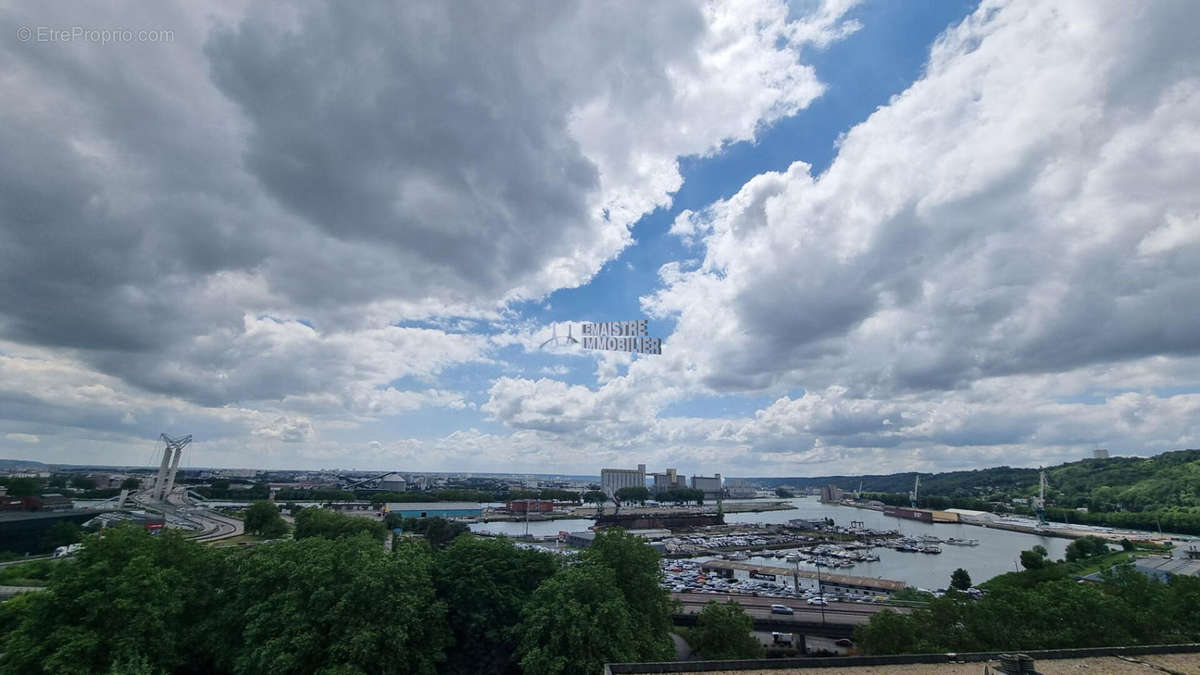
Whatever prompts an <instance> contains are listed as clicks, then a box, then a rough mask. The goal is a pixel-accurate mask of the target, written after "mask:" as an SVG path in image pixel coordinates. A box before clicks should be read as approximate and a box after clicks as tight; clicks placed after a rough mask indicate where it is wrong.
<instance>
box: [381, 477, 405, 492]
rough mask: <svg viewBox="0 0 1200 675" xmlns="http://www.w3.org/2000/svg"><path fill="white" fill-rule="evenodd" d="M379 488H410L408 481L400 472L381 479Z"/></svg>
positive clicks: (387, 489) (386, 489) (389, 490)
mask: <svg viewBox="0 0 1200 675" xmlns="http://www.w3.org/2000/svg"><path fill="white" fill-rule="evenodd" d="M379 489H380V490H383V491H385V492H404V491H405V490H407V489H408V481H406V480H404V477H403V476H401V475H400V474H398V473H390V474H388V475H386V476H384V477H383V478H381V479H379Z"/></svg>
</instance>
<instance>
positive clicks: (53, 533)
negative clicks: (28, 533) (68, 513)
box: [42, 520, 83, 550]
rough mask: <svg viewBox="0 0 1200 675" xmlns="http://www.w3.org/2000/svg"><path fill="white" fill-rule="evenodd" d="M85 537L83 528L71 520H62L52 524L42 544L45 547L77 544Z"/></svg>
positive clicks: (51, 547)
mask: <svg viewBox="0 0 1200 675" xmlns="http://www.w3.org/2000/svg"><path fill="white" fill-rule="evenodd" d="M82 539H83V530H81V529H79V526H78V525H76V524H75V523H72V522H71V521H69V520H60V521H58V522H56V523H54V524H53V525H51V526H50V529H49V530H47V531H46V534H45V535H44V536H43V537H42V545H43V547H44V548H45V549H47V550H49V549H53V548H58V547H59V546H66V545H68V544H76V543H78V542H80V541H81V540H82Z"/></svg>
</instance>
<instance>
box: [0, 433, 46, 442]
mask: <svg viewBox="0 0 1200 675" xmlns="http://www.w3.org/2000/svg"><path fill="white" fill-rule="evenodd" d="M4 438H6V439H8V440H10V441H13V442H15V443H40V442H41V440H42V439H40V438H38V437H37V436H35V435H33V434H15V433H14V434H4Z"/></svg>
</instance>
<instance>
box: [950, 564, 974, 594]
mask: <svg viewBox="0 0 1200 675" xmlns="http://www.w3.org/2000/svg"><path fill="white" fill-rule="evenodd" d="M950 587H951V588H957V589H958V590H960V591H965V590H967V589H968V588H970V587H971V575H970V573H968V572H967V571H966V570H964V569H963V568H961V567H960V568H958V569H956V570H954V572H953V573H952V574H951V575H950Z"/></svg>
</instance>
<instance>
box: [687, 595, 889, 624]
mask: <svg viewBox="0 0 1200 675" xmlns="http://www.w3.org/2000/svg"><path fill="white" fill-rule="evenodd" d="M671 597H672V598H674V599H676V600H678V601H679V602H680V603H681V604H682V605H683V613H684V614H699V613H700V610H702V609H704V605H706V604H708V603H709V602H712V601H713V600H716V601H717V602H727V601H729V600H733V601H734V602H736V603H738V604H740V605H741V606H742V609H744V610H745V611H746V613H747V614H749V615H750V616H751V617H753V618H754V619H755V620H756V621H770V622H774V623H821V608H820V607H816V606H811V605H808V604H807V603H806V602H805V601H804V600H803V599H802V598H758V597H754V596H748V595H730V594H722V593H672V594H671ZM771 605H787V606H788V607H791V608H792V609H793V610H795V614H772V613H771ZM884 609H891V610H893V611H898V612H907V611H908V610H907V609H905V608H902V607H886V606H884V605H869V604H860V603H857V602H831V603H829V605H828V606H827V607H825V623H836V624H842V625H858V624H864V623H866V622H867V621H869V620H870V619H871V616H872V615H874V614H875V613H876V612H880V611H883V610H884Z"/></svg>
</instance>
